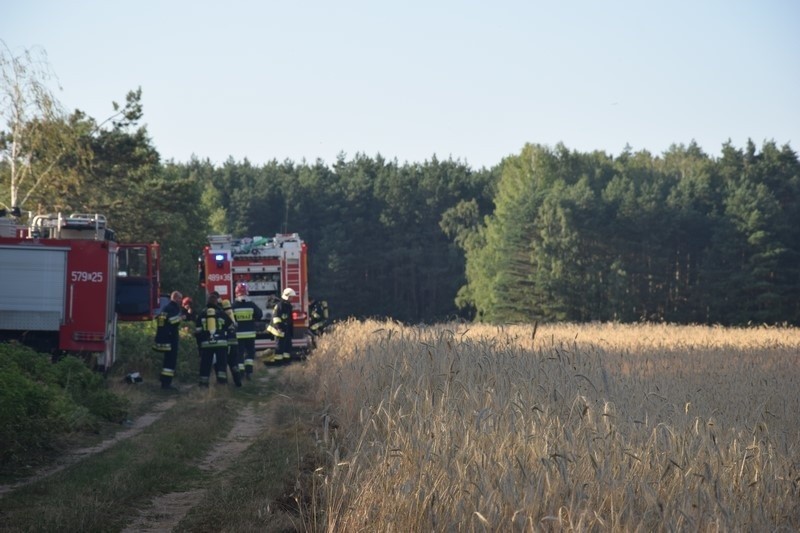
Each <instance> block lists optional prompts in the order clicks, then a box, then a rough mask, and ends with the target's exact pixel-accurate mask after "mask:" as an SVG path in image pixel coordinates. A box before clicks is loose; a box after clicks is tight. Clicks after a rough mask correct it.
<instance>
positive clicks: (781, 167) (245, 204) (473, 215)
mask: <svg viewBox="0 0 800 533" xmlns="http://www.w3.org/2000/svg"><path fill="white" fill-rule="evenodd" d="M14 94H17V93H14ZM114 110H115V114H114V115H112V117H110V118H109V119H106V120H104V121H97V120H95V119H93V118H92V117H88V116H87V115H85V114H84V113H82V112H80V111H75V112H73V113H72V114H70V115H63V114H58V113H55V112H54V110H53V109H51V110H50V111H51V112H50V113H49V114H48V115H47V116H46V119H45V118H42V117H33V118H29V119H27V120H26V121H19V120H17V122H13V123H12V122H9V124H8V128H9V129H8V130H4V131H2V132H0V141H1V142H0V154H2V160H0V187H1V188H0V195H2V196H0V204H2V205H3V206H4V207H11V206H19V207H21V208H22V210H23V212H32V213H41V212H53V211H65V212H76V211H77V212H99V213H103V214H105V215H106V216H108V218H109V220H110V221H111V223H112V226H113V227H114V228H115V230H116V231H117V233H118V235H119V237H120V238H121V240H123V241H126V242H135V241H151V240H158V241H159V242H160V243H161V244H162V250H163V254H162V282H163V289H164V291H170V290H173V289H180V290H182V291H183V292H185V293H189V294H191V293H192V292H193V291H194V295H195V296H198V297H201V295H200V294H198V292H197V291H199V288H198V280H197V271H196V264H197V257H198V254H199V252H200V249H201V247H202V246H203V244H204V243H205V241H206V238H207V235H209V234H213V233H230V234H233V235H235V236H257V235H261V236H270V235H274V234H275V233H283V232H291V233H294V232H296V233H299V234H300V235H301V236H302V237H303V239H304V240H305V241H306V242H307V243H308V245H309V251H310V256H309V267H310V291H311V295H312V297H315V298H318V299H326V300H328V301H329V303H330V306H331V310H332V313H333V315H334V317H337V318H342V317H348V316H354V317H374V318H384V317H388V318H394V319H397V320H401V321H404V322H435V321H441V320H448V319H453V318H456V317H460V318H465V319H473V318H475V319H478V320H482V321H491V322H517V321H525V322H528V321H533V320H543V321H557V320H568V321H593V320H601V321H607V320H618V321H623V322H631V321H642V320H646V321H669V322H677V323H719V324H745V323H748V322H754V323H791V324H800V257H798V252H799V251H800V204H799V203H798V199H799V198H800V163H799V162H798V157H797V154H796V153H795V152H794V151H793V150H792V149H791V148H790V147H789V146H788V145H786V146H782V147H779V146H777V145H776V144H775V143H774V142H765V143H764V144H763V145H762V147H761V148H760V149H757V148H756V146H755V145H754V144H753V143H752V142H748V144H747V146H745V147H744V148H737V147H734V146H732V145H731V144H726V145H724V146H723V147H722V154H721V156H720V157H711V156H709V155H707V154H705V153H703V152H702V151H701V150H700V149H699V148H698V147H697V146H696V145H695V144H690V145H689V146H684V145H676V146H673V147H672V148H670V150H668V151H667V152H666V153H664V154H661V155H653V154H650V153H648V152H646V151H640V152H632V151H630V150H627V151H625V152H623V153H622V154H620V155H619V156H612V155H608V154H606V153H604V152H592V153H580V152H576V151H570V150H569V149H567V148H566V147H565V146H562V145H558V146H555V147H546V146H540V145H527V146H525V147H524V148H523V149H522V150H521V152H520V153H519V154H518V155H513V156H509V157H507V158H505V159H504V160H503V161H502V162H499V163H498V165H496V166H495V167H493V168H491V169H481V170H475V169H472V168H470V167H469V166H468V165H466V164H465V163H462V162H460V161H453V160H447V161H440V160H437V159H436V158H432V159H430V160H428V161H425V162H422V163H408V162H406V163H402V164H400V163H398V162H397V161H396V160H394V161H392V160H387V159H384V158H383V157H381V156H380V155H377V156H374V157H369V156H366V155H363V154H357V155H356V156H355V157H353V158H350V159H348V158H347V157H345V156H344V155H342V156H340V157H339V158H338V160H337V161H336V162H335V163H333V164H332V165H327V164H325V163H324V162H322V161H317V162H315V163H308V162H306V161H302V162H299V163H296V162H292V161H284V162H278V161H272V162H270V163H267V164H264V165H252V164H251V163H250V162H248V161H247V160H245V161H241V162H237V161H234V160H229V161H227V162H226V163H224V164H222V165H214V164H212V163H211V162H209V161H208V160H205V161H204V160H201V159H194V160H192V161H189V162H180V163H176V162H173V161H167V162H164V161H162V160H161V157H160V154H159V153H158V151H157V149H156V148H155V146H154V145H153V142H152V140H151V139H150V137H149V135H148V133H147V130H146V128H145V127H144V126H142V125H141V124H140V122H141V120H142V117H143V111H142V106H141V91H132V92H131V93H129V94H128V96H127V99H126V103H125V105H123V106H119V105H117V104H114ZM12 115H13V114H8V113H6V116H12ZM13 116H18V115H13ZM26 184H28V185H27V187H28V188H27V189H26Z"/></svg>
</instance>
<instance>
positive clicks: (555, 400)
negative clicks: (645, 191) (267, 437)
mask: <svg viewBox="0 0 800 533" xmlns="http://www.w3.org/2000/svg"><path fill="white" fill-rule="evenodd" d="M287 371H288V372H287V375H286V376H287V379H288V380H290V381H293V382H295V384H296V385H297V386H302V387H303V388H304V389H310V390H313V391H314V394H315V400H316V402H317V404H318V413H319V416H320V418H319V421H320V422H321V424H320V425H319V426H318V427H320V429H319V431H318V434H317V435H316V438H317V442H318V446H319V447H320V449H321V450H322V451H323V452H324V454H325V456H326V457H327V461H326V462H327V466H325V467H323V468H319V469H318V470H317V472H316V478H315V481H314V485H315V489H316V492H315V496H314V502H315V503H314V505H315V506H317V507H318V508H319V510H320V511H321V513H319V515H321V516H323V517H324V522H323V523H322V524H318V525H317V526H316V528H317V529H321V530H325V531H347V532H351V531H400V532H408V531H563V530H574V531H687V530H689V531H742V530H744V531H781V530H783V531H797V530H799V529H800V393H798V384H800V330H798V329H797V328H788V327H784V328H743V329H732V328H722V327H703V326H675V325H619V324H586V325H573V324H560V325H540V326H538V327H537V326H535V325H515V326H504V327H498V326H488V325H474V324H444V325H438V326H413V327H412V326H404V325H401V324H397V323H393V322H379V321H363V322H359V321H354V320H352V321H347V322H343V323H340V324H338V325H337V326H336V327H335V328H334V330H333V331H332V332H331V333H329V334H327V335H326V336H324V337H323V338H321V339H320V342H319V347H318V349H317V350H316V351H315V352H314V354H313V355H312V356H311V357H310V358H309V359H308V360H307V362H306V363H305V364H304V365H299V366H297V367H296V368H295V367H293V368H289V369H287ZM312 529H313V528H312Z"/></svg>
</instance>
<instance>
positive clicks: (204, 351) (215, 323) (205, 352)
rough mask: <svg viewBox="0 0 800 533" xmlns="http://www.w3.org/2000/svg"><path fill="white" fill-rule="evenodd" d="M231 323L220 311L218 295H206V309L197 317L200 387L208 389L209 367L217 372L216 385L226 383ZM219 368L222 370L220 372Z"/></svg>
mask: <svg viewBox="0 0 800 533" xmlns="http://www.w3.org/2000/svg"><path fill="white" fill-rule="evenodd" d="M232 325H233V322H232V321H231V319H230V318H229V317H228V315H227V314H225V311H223V310H222V306H221V305H220V303H219V293H218V292H216V291H214V292H212V293H210V294H209V295H208V300H207V302H206V307H205V309H203V310H202V311H201V312H200V314H199V315H198V317H197V328H198V335H199V337H200V386H201V387H208V384H209V381H210V376H211V367H212V366H215V368H216V371H217V383H220V384H222V383H227V382H228V372H227V370H226V367H227V366H228V341H227V331H228V329H229V328H230V327H232ZM220 368H222V369H223V371H222V372H220Z"/></svg>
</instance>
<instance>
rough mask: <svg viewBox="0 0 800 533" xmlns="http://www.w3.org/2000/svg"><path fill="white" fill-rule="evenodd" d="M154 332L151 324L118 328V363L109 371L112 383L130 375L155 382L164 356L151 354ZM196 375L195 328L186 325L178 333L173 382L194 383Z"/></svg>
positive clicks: (157, 353)
mask: <svg viewBox="0 0 800 533" xmlns="http://www.w3.org/2000/svg"><path fill="white" fill-rule="evenodd" d="M155 332H156V328H155V324H154V322H134V323H127V324H120V325H119V329H118V331H117V360H116V361H115V362H114V366H113V368H112V375H113V377H114V378H115V379H123V378H124V377H125V376H127V375H128V374H129V373H131V372H139V373H140V374H141V375H142V376H143V378H144V379H145V380H148V381H157V380H158V377H159V374H160V373H161V365H162V363H163V354H162V353H161V352H156V351H154V350H153V340H154V339H155ZM198 375H199V357H198V353H197V342H196V341H195V339H194V327H193V326H192V325H189V324H187V325H186V326H185V328H183V329H182V330H181V338H180V345H179V348H178V365H177V368H176V369H175V379H176V380H178V381H180V382H195V381H196V379H197V376H198Z"/></svg>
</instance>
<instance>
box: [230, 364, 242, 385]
mask: <svg viewBox="0 0 800 533" xmlns="http://www.w3.org/2000/svg"><path fill="white" fill-rule="evenodd" d="M231 374H233V383H234V385H236V386H237V387H241V386H242V373H241V372H239V369H238V368H234V369H232V370H231Z"/></svg>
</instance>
